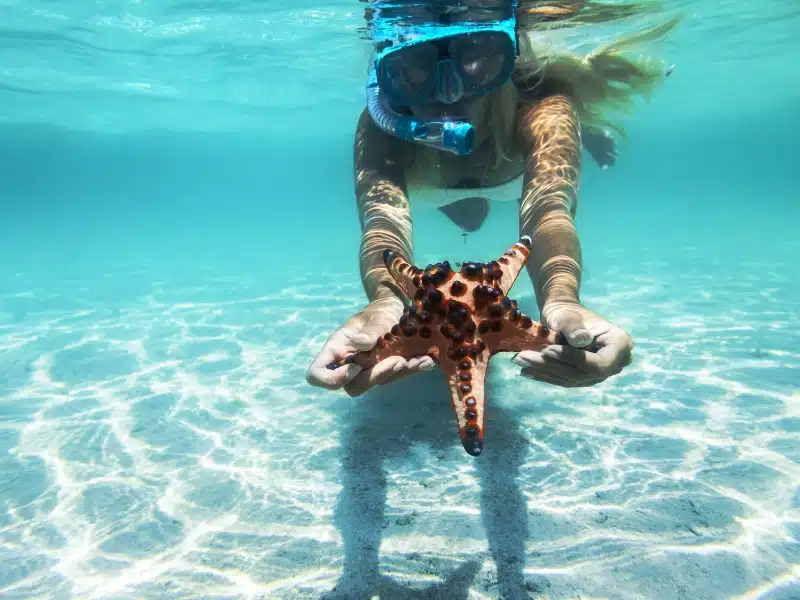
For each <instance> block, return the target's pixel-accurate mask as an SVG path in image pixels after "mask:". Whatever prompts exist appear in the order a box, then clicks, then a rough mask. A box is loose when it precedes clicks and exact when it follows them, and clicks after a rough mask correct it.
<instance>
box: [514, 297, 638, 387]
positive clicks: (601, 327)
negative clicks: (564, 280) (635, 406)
mask: <svg viewBox="0 0 800 600" xmlns="http://www.w3.org/2000/svg"><path fill="white" fill-rule="evenodd" d="M542 323H543V324H544V325H546V326H547V327H549V328H550V329H553V330H554V331H558V332H560V333H562V334H563V335H564V336H565V337H566V339H567V341H568V342H569V344H568V345H551V346H547V347H546V348H544V349H543V350H542V351H541V352H535V351H533V350H523V351H522V352H519V353H518V354H517V355H516V356H514V358H513V361H514V362H515V363H516V364H517V365H519V366H521V367H522V372H521V375H522V376H524V377H529V378H531V379H535V380H537V381H542V382H544V383H552V384H553V385H558V386H562V387H588V386H592V385H595V384H597V383H600V382H602V381H605V380H606V379H608V378H609V377H611V376H612V375H616V374H618V373H619V372H620V371H622V369H624V368H625V367H627V366H628V365H629V364H631V360H632V358H633V357H632V351H633V340H632V339H631V337H630V336H629V335H628V334H627V333H625V332H624V331H623V330H622V329H620V328H619V327H617V326H615V325H612V324H611V323H609V322H608V321H606V320H605V319H604V318H603V317H601V316H599V315H597V314H595V313H593V312H592V311H590V310H589V309H588V308H585V307H584V306H581V305H580V304H578V303H566V302H557V303H553V304H551V305H547V304H546V305H545V306H544V308H543V309H542Z"/></svg>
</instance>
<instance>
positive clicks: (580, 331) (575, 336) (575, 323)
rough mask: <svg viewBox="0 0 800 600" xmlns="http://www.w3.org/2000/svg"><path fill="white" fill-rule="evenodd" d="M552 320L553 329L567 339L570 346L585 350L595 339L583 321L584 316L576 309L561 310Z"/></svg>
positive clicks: (565, 308)
mask: <svg viewBox="0 0 800 600" xmlns="http://www.w3.org/2000/svg"><path fill="white" fill-rule="evenodd" d="M550 320H551V321H552V327H553V329H555V330H556V331H558V332H560V333H561V334H562V335H563V336H564V337H566V338H567V342H568V343H569V345H570V346H573V347H575V348H585V347H587V346H588V345H589V344H591V343H592V340H593V339H594V336H593V335H592V334H591V333H590V332H589V329H588V327H587V326H586V323H585V322H584V320H583V315H582V314H581V312H580V311H579V310H577V309H575V308H572V307H569V306H567V307H563V308H560V309H559V310H558V311H557V312H555V313H554V314H553V315H552V317H551V319H550Z"/></svg>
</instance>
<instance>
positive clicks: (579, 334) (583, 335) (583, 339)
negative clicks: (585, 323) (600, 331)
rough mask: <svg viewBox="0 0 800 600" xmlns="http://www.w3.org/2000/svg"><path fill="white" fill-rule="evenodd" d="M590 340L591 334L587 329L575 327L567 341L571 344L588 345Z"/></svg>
mask: <svg viewBox="0 0 800 600" xmlns="http://www.w3.org/2000/svg"><path fill="white" fill-rule="evenodd" d="M591 341H592V334H591V333H589V330H587V329H576V330H575V331H573V332H572V333H571V334H570V336H569V343H570V344H571V345H573V346H588V345H589V344H590V343H591Z"/></svg>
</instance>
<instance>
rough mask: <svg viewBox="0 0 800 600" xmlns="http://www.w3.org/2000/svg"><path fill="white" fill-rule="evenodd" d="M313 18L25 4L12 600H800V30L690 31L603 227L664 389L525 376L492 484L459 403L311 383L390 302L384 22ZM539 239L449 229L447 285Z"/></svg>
mask: <svg viewBox="0 0 800 600" xmlns="http://www.w3.org/2000/svg"><path fill="white" fill-rule="evenodd" d="M282 4H283V6H281V3H280V2H278V1H277V0H274V1H272V2H270V3H265V2H261V3H257V2H252V1H251V2H233V1H226V2H221V1H217V2H214V3H211V2H206V3H204V2H177V1H173V2H166V1H165V2H161V3H152V2H112V1H111V0H103V1H101V2H86V1H83V2H80V1H76V2H72V3H69V4H68V5H67V4H66V3H52V2H45V1H43V0H37V1H31V0H28V1H26V2H21V1H16V0H10V1H5V2H2V3H0V23H1V24H2V25H0V43H2V49H3V52H2V54H0V94H2V110H0V120H1V122H0V174H1V175H2V177H0V182H1V183H0V186H2V187H1V188H0V189H2V198H1V199H0V202H1V204H0V211H1V212H0V596H2V597H3V598H8V599H22V598H26V599H27V598H53V599H56V598H57V599H66V598H75V599H78V598H80V599H90V598H92V599H100V598H102V599H114V600H117V599H119V600H122V599H133V598H147V599H150V598H159V599H178V598H181V599H183V598H204V599H215V600H216V599H223V598H224V599H237V600H238V599H245V598H247V599H255V598H259V599H266V598H270V599H272V598H280V599H284V598H287V599H288V598H291V599H299V598H302V599H306V598H321V597H327V598H333V597H351V598H371V597H374V596H379V597H380V598H382V599H387V598H392V599H394V598H430V599H433V598H443V599H451V598H452V599H458V598H464V599H466V598H469V599H478V598H481V599H482V598H500V597H505V598H515V599H516V598H539V597H541V598H558V599H561V598H615V599H616V598H620V599H634V598H635V599H639V598H658V599H659V600H667V599H683V598H687V599H688V598H691V599H693V600H699V599H723V598H748V599H755V598H761V599H769V600H788V599H790V598H795V599H796V598H800V567H798V564H799V563H800V487H799V485H800V350H798V348H800V269H798V263H799V262H800V241H799V240H798V234H797V231H798V223H800V220H799V219H798V217H800V202H798V200H800V197H799V196H798V191H797V190H798V183H800V181H798V175H797V156H798V150H797V140H798V136H800V108H799V107H800V103H799V102H798V101H800V85H799V84H798V81H799V80H798V76H797V67H796V60H797V56H798V53H799V52H800V45H799V44H798V42H797V36H796V32H797V31H798V28H799V27H800V22H799V21H800V17H798V12H797V8H796V0H786V1H779V0H772V1H771V2H760V3H744V2H727V3H713V2H710V1H708V2H705V1H699V2H680V3H678V2H675V3H674V6H675V7H676V8H681V9H684V10H685V14H686V21H685V23H684V25H683V26H682V28H681V29H680V30H679V31H678V33H677V34H676V36H675V37H674V39H673V40H672V41H671V42H670V43H669V44H666V45H665V47H663V48H660V51H661V52H662V53H664V54H665V55H667V56H668V57H669V59H670V60H672V61H673V62H675V63H676V65H677V68H676V71H675V73H674V74H673V75H672V77H670V79H669V80H668V84H667V86H666V87H665V88H664V89H663V90H661V91H660V92H659V93H658V94H657V96H656V97H655V98H654V100H653V102H652V103H650V104H649V105H642V106H641V107H640V108H639V109H638V110H637V113H636V115H635V117H634V118H633V119H632V120H631V121H630V122H629V123H628V129H629V133H630V139H629V141H628V142H627V143H626V144H625V145H623V146H622V147H621V149H620V159H619V162H618V164H617V166H615V167H614V168H613V169H610V170H608V171H604V172H603V171H600V170H599V169H597V168H596V166H595V165H594V164H592V163H591V162H590V161H589V160H587V161H586V165H587V166H586V172H585V175H584V178H583V182H582V190H581V201H580V202H581V203H580V208H579V216H578V226H579V231H580V234H581V237H582V241H583V245H584V254H585V260H586V267H587V271H588V273H587V277H586V280H585V286H584V290H585V292H584V301H585V303H586V304H587V305H588V306H589V307H590V308H593V309H594V310H596V311H597V312H599V313H601V314H603V315H605V316H607V317H608V318H609V319H610V320H612V321H613V322H615V323H616V324H618V325H620V326H622V327H624V328H626V330H627V331H629V332H630V333H631V335H632V336H633V338H634V339H635V341H636V344H637V346H636V355H635V356H636V358H635V361H634V363H633V365H632V366H631V367H630V368H628V369H626V371H625V372H624V373H623V374H621V375H620V376H618V377H616V378H613V379H611V380H609V381H607V382H606V383H604V384H602V385H599V386H596V387H594V388H591V389H588V390H562V389H559V388H553V387H548V386H545V385H541V384H537V383H535V382H532V381H528V380H522V379H521V378H520V377H518V375H517V369H516V368H515V367H514V365H513V363H511V362H510V361H508V360H507V359H503V358H502V357H498V358H497V359H495V361H493V367H492V372H491V376H490V387H489V391H490V394H491V401H490V403H491V410H492V413H491V414H490V417H489V427H488V433H487V450H486V452H485V453H484V455H483V456H482V457H481V458H480V459H479V460H475V459H472V458H470V457H468V456H467V455H466V454H465V453H464V451H463V449H462V448H461V446H460V443H459V442H458V439H457V436H456V435H455V431H454V426H453V423H452V416H451V412H450V411H451V409H450V407H449V402H448V401H447V391H446V389H445V386H444V383H443V381H442V380H441V377H440V376H439V374H438V373H436V372H433V373H431V374H426V375H420V376H418V377H415V378H413V379H411V380H408V381H405V382H401V383H398V384H396V385H393V386H390V387H387V388H384V389H382V390H380V391H379V392H377V393H374V394H371V395H367V396H364V397H362V398H359V399H356V400H353V399H350V398H348V397H347V396H345V395H344V394H342V393H331V392H326V391H323V390H318V389H315V388H310V387H309V386H308V385H307V384H306V383H305V380H304V373H305V369H306V367H307V365H308V363H309V361H310V360H311V358H312V357H313V355H314V354H315V352H316V351H317V350H318V349H319V347H320V345H321V344H322V342H323V341H324V339H325V338H326V336H327V335H328V334H329V333H330V331H331V330H332V329H333V328H334V327H336V326H338V325H339V324H341V323H342V321H343V320H344V319H345V318H347V317H348V316H349V315H350V314H352V313H353V312H354V311H355V310H357V309H358V308H360V306H361V305H362V303H363V297H362V292H361V289H360V283H359V279H358V264H357V245H358V223H357V219H356V213H355V201H354V199H353V191H352V175H351V170H350V169H351V160H352V158H351V157H352V150H351V142H352V132H353V128H354V123H355V118H356V116H357V115H358V112H359V111H360V109H361V103H362V101H363V90H362V78H363V75H364V71H365V64H366V63H365V58H366V56H367V51H366V49H365V48H364V46H363V44H362V42H360V41H359V40H358V35H357V28H358V27H359V26H360V19H361V10H362V8H363V6H362V5H360V4H359V3H357V2H355V0H348V1H347V2H344V1H343V0H338V1H337V2H328V3H327V4H326V5H325V6H324V7H320V6H319V5H318V4H315V3H310V2H306V1H297V0H292V1H291V2H289V1H288V0H286V1H284V2H283V3H282ZM514 209H515V207H513V206H511V205H499V206H496V207H493V208H492V213H491V215H490V218H489V221H488V223H487V225H486V226H485V227H484V229H483V230H481V231H480V232H479V233H477V234H474V235H471V236H470V237H469V238H468V239H467V241H466V243H464V241H463V240H462V238H461V235H460V232H459V231H458V230H457V229H456V228H455V227H453V226H452V225H451V224H449V223H448V222H447V221H446V220H445V219H444V217H443V216H442V215H440V214H439V213H437V212H435V211H428V212H426V211H423V210H420V211H419V212H418V213H417V212H415V215H414V218H415V243H416V252H417V258H418V262H421V263H427V262H430V261H433V260H439V259H443V258H451V259H452V258H454V259H456V260H459V259H462V258H467V259H476V260H485V259H488V258H489V257H493V256H494V255H496V254H497V253H498V251H502V250H504V249H505V248H506V247H507V246H508V245H509V243H510V242H511V241H513V239H514V236H515V234H516V218H515V214H514ZM454 254H458V256H454ZM462 254H463V256H462ZM514 295H515V296H516V297H517V298H519V299H520V300H521V302H522V303H523V304H524V305H527V306H528V308H529V309H530V311H531V312H533V314H535V310H534V309H533V299H532V294H531V286H530V283H529V282H528V280H527V279H526V278H521V279H520V281H519V282H518V283H517V285H516V286H515V288H514ZM334 588H336V589H337V592H336V593H330V592H331V590H333V589H334ZM324 594H329V595H328V596H324ZM337 594H339V595H338V596H337Z"/></svg>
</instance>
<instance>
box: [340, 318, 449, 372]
mask: <svg viewBox="0 0 800 600" xmlns="http://www.w3.org/2000/svg"><path fill="white" fill-rule="evenodd" d="M431 335H432V330H431V328H430V327H427V326H425V325H423V326H421V327H420V326H418V325H415V324H414V323H412V322H409V321H408V320H407V318H403V319H401V323H398V324H397V325H395V326H394V327H392V329H391V330H390V331H388V332H387V333H385V334H384V335H383V336H381V337H379V338H378V341H377V342H376V344H375V345H374V346H373V347H372V349H370V350H365V351H361V352H355V353H354V354H351V355H349V356H346V357H344V358H342V359H341V360H338V361H336V362H334V363H331V364H330V365H328V368H329V369H338V368H339V367H341V366H343V365H346V364H350V363H355V364H357V365H358V366H360V367H363V368H364V369H371V368H372V367H374V366H375V365H377V364H378V363H379V362H381V361H382V360H383V359H385V358H389V357H390V356H402V357H403V358H414V357H416V356H423V355H425V354H427V355H429V356H432V357H433V358H434V359H435V360H438V358H439V347H438V345H437V343H436V342H437V340H436V339H433V338H432V337H431ZM437 337H438V336H437Z"/></svg>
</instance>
